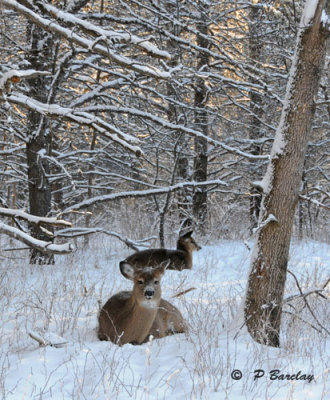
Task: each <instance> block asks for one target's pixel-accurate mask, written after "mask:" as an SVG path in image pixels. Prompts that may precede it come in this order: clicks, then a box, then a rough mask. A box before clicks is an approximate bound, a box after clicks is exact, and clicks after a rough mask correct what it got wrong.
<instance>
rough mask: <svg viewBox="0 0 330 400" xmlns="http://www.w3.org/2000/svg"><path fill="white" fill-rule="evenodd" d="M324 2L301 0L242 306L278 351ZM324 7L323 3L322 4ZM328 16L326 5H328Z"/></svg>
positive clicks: (254, 330) (259, 335) (320, 54)
mask: <svg viewBox="0 0 330 400" xmlns="http://www.w3.org/2000/svg"><path fill="white" fill-rule="evenodd" d="M325 3H326V1H325V0H319V1H318V2H317V7H316V10H315V15H314V13H313V15H314V17H313V18H311V16H310V14H311V12H313V3H311V2H310V1H307V2H306V6H305V12H304V15H303V17H302V21H301V23H300V24H301V28H300V30H299V33H298V39H297V44H296V50H295V56H294V60H293V64H292V67H291V72H290V77H289V83H288V86H287V93H286V99H285V104H284V107H283V110H282V116H281V122H280V125H279V127H278V130H277V132H276V136H275V140H274V144H273V148H272V152H271V159H270V163H269V165H268V169H267V172H266V175H265V177H264V179H263V181H262V182H261V184H260V187H261V188H262V190H263V199H262V204H261V210H260V218H259V224H258V232H257V238H256V243H255V247H254V251H253V255H252V260H251V270H250V275H249V279H248V287H247V294H246V303H245V321H246V325H247V328H248V331H249V332H250V334H251V335H252V337H253V338H254V339H255V340H256V341H257V342H259V343H262V344H266V345H270V346H275V347H278V346H279V344H280V340H279V335H280V323H281V311H282V300H283V293H284V286H285V280H286V273H287V264H288V255H289V246H290V238H291V231H292V225H293V220H294V215H295V209H296V204H297V201H298V196H299V191H300V187H301V181H302V174H303V168H304V159H305V154H306V148H307V143H308V140H309V136H310V131H311V123H312V120H313V116H314V112H315V98H316V96H317V92H318V88H319V83H320V78H321V72H322V68H323V65H324V59H325V53H326V40H327V38H328V36H329V32H328V31H327V30H326V27H324V25H323V24H322V23H321V14H322V9H323V7H324V5H325ZM328 3H329V2H328ZM327 7H328V14H329V4H328V6H327Z"/></svg>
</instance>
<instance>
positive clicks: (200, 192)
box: [193, 4, 209, 234]
mask: <svg viewBox="0 0 330 400" xmlns="http://www.w3.org/2000/svg"><path fill="white" fill-rule="evenodd" d="M200 9H201V22H200V23H198V24H197V27H196V28H197V44H198V46H199V47H202V48H207V47H208V40H207V37H206V36H207V34H208V24H207V22H205V19H206V18H205V16H206V14H207V5H205V6H203V5H202V4H200ZM208 62H209V56H208V54H207V53H206V52H203V51H202V50H200V51H199V55H198V60H197V71H198V72H199V71H200V72H206V71H207V68H208ZM194 103H195V126H196V129H197V130H198V131H200V132H202V133H203V134H204V135H205V136H208V131H209V126H208V112H207V109H206V105H207V86H206V84H205V80H204V79H203V78H197V81H196V86H195V101H194ZM207 164H208V157H207V142H206V140H205V139H204V138H200V137H196V138H195V156H194V173H193V178H194V181H196V182H203V181H206V180H207ZM206 190H207V189H206V188H198V189H197V190H195V192H194V195H193V215H194V219H195V222H196V225H197V227H198V230H199V231H200V232H201V233H202V234H204V233H205V231H206V219H207V191H206Z"/></svg>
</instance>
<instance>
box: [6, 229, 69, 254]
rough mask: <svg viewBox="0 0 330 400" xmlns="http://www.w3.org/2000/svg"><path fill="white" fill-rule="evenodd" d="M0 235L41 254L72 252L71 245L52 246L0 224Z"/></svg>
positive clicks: (52, 244)
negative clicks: (6, 236) (4, 235)
mask: <svg viewBox="0 0 330 400" xmlns="http://www.w3.org/2000/svg"><path fill="white" fill-rule="evenodd" d="M0 233H4V234H6V235H8V236H10V237H12V238H14V239H17V240H19V241H20V242H22V243H24V244H26V245H28V246H29V247H32V248H34V249H37V250H39V251H41V252H42V253H53V254H68V253H71V252H72V251H73V250H74V246H73V245H72V244H71V243H63V244H54V243H50V242H45V241H44V240H39V239H35V238H33V237H32V236H30V235H28V234H27V233H24V232H22V231H21V230H19V229H17V228H14V227H12V226H9V225H6V224H4V223H2V222H0Z"/></svg>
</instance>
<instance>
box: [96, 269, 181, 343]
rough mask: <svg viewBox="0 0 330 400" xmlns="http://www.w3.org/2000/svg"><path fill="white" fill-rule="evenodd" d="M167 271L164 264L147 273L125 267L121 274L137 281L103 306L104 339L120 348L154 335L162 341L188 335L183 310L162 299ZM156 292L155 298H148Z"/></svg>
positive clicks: (101, 334) (101, 325)
mask: <svg viewBox="0 0 330 400" xmlns="http://www.w3.org/2000/svg"><path fill="white" fill-rule="evenodd" d="M165 268H166V266H165V265H164V263H163V264H162V265H161V266H159V267H156V268H144V269H143V270H139V269H136V268H134V267H132V266H130V265H129V264H121V268H120V269H121V273H122V274H123V275H124V276H125V277H126V278H128V279H131V280H133V282H134V286H133V290H132V291H131V292H128V291H127V292H119V293H117V294H115V295H114V296H112V297H111V298H110V299H109V300H108V301H107V302H106V303H105V305H104V306H103V307H102V309H101V311H100V314H99V329H98V337H99V339H100V340H110V341H112V342H113V343H116V344H118V345H123V344H125V343H133V344H141V343H144V342H146V341H147V340H148V338H149V336H150V335H153V336H154V337H155V338H162V337H164V336H168V335H172V334H174V333H182V332H185V330H186V325H185V322H184V319H183V317H182V315H181V313H180V311H179V310H178V309H177V308H176V307H174V306H173V305H172V304H171V303H169V302H168V301H166V300H163V299H162V298H161V287H160V280H161V278H162V276H163V274H164V272H165ZM157 282H158V283H157ZM152 292H153V295H152V296H147V294H148V293H152Z"/></svg>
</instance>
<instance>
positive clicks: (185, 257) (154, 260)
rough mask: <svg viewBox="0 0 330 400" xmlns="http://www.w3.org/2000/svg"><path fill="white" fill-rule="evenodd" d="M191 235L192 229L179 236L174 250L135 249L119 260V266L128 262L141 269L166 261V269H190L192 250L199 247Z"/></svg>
mask: <svg viewBox="0 0 330 400" xmlns="http://www.w3.org/2000/svg"><path fill="white" fill-rule="evenodd" d="M191 235H192V231H191V232H188V233H186V234H185V235H183V236H180V237H179V240H178V241H177V246H176V250H168V249H148V250H142V251H137V252H136V253H134V254H132V255H130V256H129V257H127V258H126V259H125V260H123V261H121V262H120V266H122V265H124V264H129V265H132V266H134V267H135V268H139V269H141V268H145V267H152V266H155V265H160V264H161V263H162V262H164V261H168V266H167V269H175V270H178V271H181V270H183V269H191V267H192V252H193V251H194V250H200V249H201V247H200V246H199V245H198V244H197V243H196V242H195V240H194V239H193V238H192V236H191Z"/></svg>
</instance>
